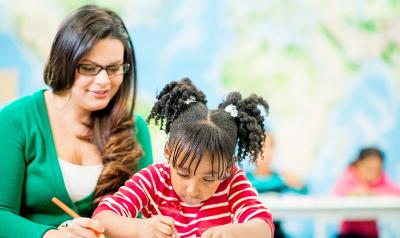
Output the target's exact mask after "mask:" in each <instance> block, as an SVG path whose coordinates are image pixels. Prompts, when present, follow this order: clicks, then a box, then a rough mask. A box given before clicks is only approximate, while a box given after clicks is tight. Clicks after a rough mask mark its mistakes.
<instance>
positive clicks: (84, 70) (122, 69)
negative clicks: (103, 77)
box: [77, 64, 130, 76]
mask: <svg viewBox="0 0 400 238" xmlns="http://www.w3.org/2000/svg"><path fill="white" fill-rule="evenodd" d="M129 66H130V65H129V64H115V65H108V66H100V65H97V64H78V68H77V69H78V72H79V73H80V74H83V75H87V76H95V75H98V74H99V73H100V71H102V70H103V69H105V70H106V72H107V74H108V76H118V75H123V74H125V73H126V72H128V70H129Z"/></svg>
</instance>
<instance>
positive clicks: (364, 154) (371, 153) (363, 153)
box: [352, 147, 385, 165]
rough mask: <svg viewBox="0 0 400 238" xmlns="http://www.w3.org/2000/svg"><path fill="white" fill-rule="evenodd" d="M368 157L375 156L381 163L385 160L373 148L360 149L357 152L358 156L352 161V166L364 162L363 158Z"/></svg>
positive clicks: (377, 150) (382, 154)
mask: <svg viewBox="0 0 400 238" xmlns="http://www.w3.org/2000/svg"><path fill="white" fill-rule="evenodd" d="M369 156H377V157H378V158H379V159H381V160H382V161H383V160H384V158H385V155H384V153H383V152H382V151H381V150H380V149H378V148H375V147H365V148H362V149H361V150H360V151H359V152H358V156H357V158H356V160H354V161H353V163H352V164H353V165H354V164H356V163H357V162H359V161H362V160H364V159H365V158H367V157H369Z"/></svg>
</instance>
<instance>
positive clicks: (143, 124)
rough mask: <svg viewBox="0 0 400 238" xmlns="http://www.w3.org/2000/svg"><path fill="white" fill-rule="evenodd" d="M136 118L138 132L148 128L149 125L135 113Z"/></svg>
mask: <svg viewBox="0 0 400 238" xmlns="http://www.w3.org/2000/svg"><path fill="white" fill-rule="evenodd" d="M134 116H135V127H136V129H137V130H141V129H142V128H147V123H146V121H145V120H144V118H143V117H142V116H141V115H140V114H137V113H135V115H134Z"/></svg>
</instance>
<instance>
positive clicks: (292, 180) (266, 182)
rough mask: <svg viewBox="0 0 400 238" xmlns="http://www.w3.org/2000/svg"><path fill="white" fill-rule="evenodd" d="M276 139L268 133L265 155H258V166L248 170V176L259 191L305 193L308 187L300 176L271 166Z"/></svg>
mask: <svg viewBox="0 0 400 238" xmlns="http://www.w3.org/2000/svg"><path fill="white" fill-rule="evenodd" d="M273 146H274V140H273V138H272V136H271V135H267V136H266V139H265V142H264V151H263V156H262V157H261V156H258V158H257V160H256V168H255V170H254V171H253V172H250V171H249V172H247V173H246V176H247V178H248V179H249V180H250V182H251V183H252V185H253V186H254V187H255V188H256V189H257V191H258V192H259V193H265V192H277V193H283V192H295V193H300V194H304V193H306V192H307V190H306V187H305V186H304V184H303V182H302V181H301V179H300V178H299V177H297V176H296V175H294V174H291V173H288V172H278V171H276V170H274V169H273V168H272V166H271V163H272V156H273Z"/></svg>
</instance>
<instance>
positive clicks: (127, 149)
mask: <svg viewBox="0 0 400 238" xmlns="http://www.w3.org/2000/svg"><path fill="white" fill-rule="evenodd" d="M107 38H111V39H118V40H120V41H121V42H122V44H123V45H124V63H129V64H130V66H131V67H130V68H129V70H128V72H127V73H126V74H125V75H124V76H123V81H122V83H121V85H120V88H119V90H118V92H117V93H116V95H115V96H114V97H113V98H112V100H111V101H110V103H109V104H108V105H107V107H105V108H104V109H102V110H99V111H95V112H93V113H92V114H91V117H90V121H89V123H88V125H87V126H88V128H89V132H88V134H85V135H78V138H80V139H85V140H88V141H90V142H91V143H93V144H95V145H96V146H97V148H98V149H99V151H100V152H101V154H102V156H103V163H104V169H103V171H102V173H101V175H100V177H99V180H98V182H97V186H96V189H95V194H94V197H95V204H97V203H98V202H99V200H100V198H101V197H102V196H104V195H106V194H110V193H113V192H115V191H116V190H117V189H118V187H119V186H120V185H122V184H123V182H124V181H125V180H126V179H128V178H129V177H130V175H131V174H132V173H133V172H134V171H135V170H136V169H137V164H138V160H139V158H140V157H141V156H142V155H143V152H142V150H141V149H140V148H139V146H138V143H137V142H136V140H135V136H134V134H133V128H134V121H133V111H134V107H135V99H136V85H137V84H136V60H135V52H134V48H133V44H132V41H131V39H130V37H129V33H128V31H127V29H126V27H125V25H124V23H123V21H122V19H121V18H120V17H119V16H118V15H117V14H116V13H115V12H113V11H111V10H109V9H105V8H99V7H97V6H94V5H86V6H83V7H81V8H79V9H78V10H76V11H75V12H74V13H72V14H71V15H70V16H68V17H67V18H66V19H65V20H64V21H63V22H62V24H61V26H60V28H59V30H58V32H57V34H56V36H55V39H54V42H53V45H52V48H51V52H50V57H49V60H48V62H47V64H46V66H45V70H44V81H45V83H46V84H47V85H48V86H49V87H50V88H51V89H52V90H53V92H54V93H57V92H62V91H65V90H68V89H70V88H71V87H72V85H73V83H74V78H75V73H76V68H77V66H78V63H79V60H80V59H81V58H82V57H84V56H85V55H86V54H87V53H88V52H89V50H90V49H92V47H93V46H94V45H95V44H96V43H97V42H98V41H99V40H103V39H107ZM129 98H131V102H130V103H128V101H129ZM129 107H130V108H129ZM128 109H129V110H128Z"/></svg>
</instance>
